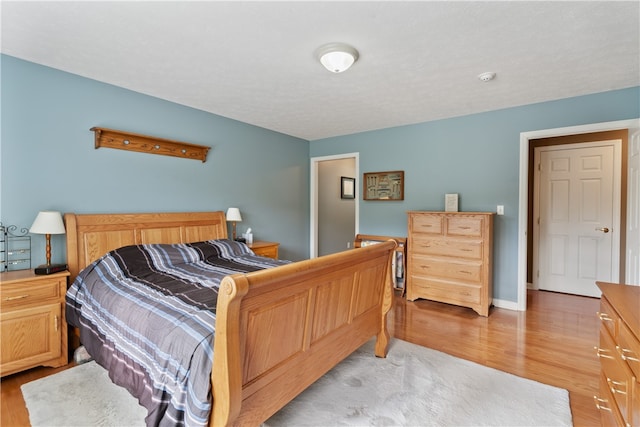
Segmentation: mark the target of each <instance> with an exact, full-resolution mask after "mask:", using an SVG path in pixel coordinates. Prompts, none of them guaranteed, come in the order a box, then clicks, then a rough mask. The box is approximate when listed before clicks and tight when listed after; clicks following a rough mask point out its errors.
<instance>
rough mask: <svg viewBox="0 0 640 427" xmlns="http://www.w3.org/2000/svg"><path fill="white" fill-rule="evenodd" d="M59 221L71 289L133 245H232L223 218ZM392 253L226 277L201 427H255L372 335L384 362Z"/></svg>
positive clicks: (81, 217) (360, 253) (355, 254)
mask: <svg viewBox="0 0 640 427" xmlns="http://www.w3.org/2000/svg"><path fill="white" fill-rule="evenodd" d="M65 222H66V230H67V263H68V266H69V271H70V272H71V281H72V283H73V282H74V279H75V278H76V277H77V276H78V275H79V274H80V273H81V271H82V270H83V269H85V267H88V266H91V265H93V263H94V261H97V260H98V259H100V258H101V257H103V256H104V255H105V254H107V253H109V252H111V251H114V250H116V249H119V248H124V247H128V246H131V245H151V246H152V247H153V245H180V244H191V243H193V242H199V244H200V245H201V244H202V243H201V242H208V241H214V240H220V239H222V240H223V243H224V244H225V245H229V244H235V243H236V242H232V241H230V240H226V241H224V239H227V225H226V221H225V217H224V213H223V212H221V211H218V212H190V213H145V214H73V213H67V214H65ZM229 242H232V243H229ZM191 246H193V245H190V246H189V247H191ZM395 246H396V244H395V242H393V241H389V242H385V243H382V244H378V245H372V246H368V247H365V248H360V249H353V250H349V251H345V252H341V253H337V254H332V255H328V256H324V257H319V258H315V259H311V260H305V261H299V262H293V263H287V264H283V265H279V266H275V267H273V268H266V269H260V270H257V271H253V272H248V273H236V274H230V275H227V276H225V277H224V278H223V279H222V281H221V282H220V284H219V289H218V296H217V303H216V310H215V338H214V345H213V347H214V349H215V351H214V352H213V358H212V359H213V360H212V366H211V369H210V387H211V389H210V390H211V391H210V393H211V396H212V397H211V401H212V402H211V409H210V411H209V416H208V418H207V422H208V424H209V425H212V426H223V425H259V424H260V423H262V422H263V421H265V420H267V419H268V418H269V417H270V416H271V415H273V414H274V413H276V412H277V411H278V410H279V409H280V408H282V407H283V406H285V405H286V404H287V403H288V402H289V401H291V400H292V399H293V398H294V397H295V396H297V395H298V394H299V393H300V392H302V391H303V390H304V389H305V388H307V387H308V386H309V385H310V384H312V383H313V382H314V381H316V380H317V379H318V378H320V377H321V376H322V375H324V374H325V373H326V372H328V371H329V370H330V369H331V368H332V367H334V366H335V365H336V364H338V363H339V362H340V361H342V360H343V359H344V358H346V357H347V356H348V355H349V354H351V353H352V352H353V351H354V350H356V349H357V348H359V347H360V346H361V345H363V344H364V343H365V342H366V341H368V340H369V339H370V338H372V337H376V344H375V355H376V356H378V357H385V356H386V354H387V348H388V345H389V333H388V330H387V314H388V312H389V310H390V309H391V306H392V302H393V289H392V287H391V286H390V281H389V277H388V275H389V274H390V270H389V266H390V264H391V259H392V255H393V253H394V249H395ZM145 247H146V246H145ZM159 247H164V246H159ZM225 247H226V246H225ZM177 248H178V249H180V250H182V246H177ZM242 256H246V255H242ZM81 276H82V274H81Z"/></svg>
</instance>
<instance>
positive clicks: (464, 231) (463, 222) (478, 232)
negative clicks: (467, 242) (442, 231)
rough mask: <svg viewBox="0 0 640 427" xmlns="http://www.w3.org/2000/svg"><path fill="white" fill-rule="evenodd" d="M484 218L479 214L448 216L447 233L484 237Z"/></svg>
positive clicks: (450, 234)
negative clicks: (478, 215)
mask: <svg viewBox="0 0 640 427" xmlns="http://www.w3.org/2000/svg"><path fill="white" fill-rule="evenodd" d="M483 222H484V219H483V218H482V217H477V216H473V217H471V216H458V215H456V216H448V217H447V235H449V236H467V237H482V229H483Z"/></svg>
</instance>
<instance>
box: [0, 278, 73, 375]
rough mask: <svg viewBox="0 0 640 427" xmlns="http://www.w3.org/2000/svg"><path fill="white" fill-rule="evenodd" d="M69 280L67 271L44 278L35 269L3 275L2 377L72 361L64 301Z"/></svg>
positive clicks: (0, 285) (0, 288)
mask: <svg viewBox="0 0 640 427" xmlns="http://www.w3.org/2000/svg"><path fill="white" fill-rule="evenodd" d="M68 277H69V272H68V271H64V272H60V273H54V274H49V275H42V276H38V275H35V274H34V273H33V270H19V271H10V272H6V273H0V293H1V294H2V302H1V308H2V312H1V313H0V325H1V330H2V335H1V337H2V360H1V362H0V375H1V376H5V375H8V374H12V373H14V372H19V371H23V370H25V369H29V368H33V367H35V366H40V365H44V366H52V367H58V366H63V365H66V364H67V363H68V362H69V361H68V359H67V354H68V352H67V322H66V320H65V299H64V298H65V293H66V292H67V278H68Z"/></svg>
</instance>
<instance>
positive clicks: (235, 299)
mask: <svg viewBox="0 0 640 427" xmlns="http://www.w3.org/2000/svg"><path fill="white" fill-rule="evenodd" d="M248 289H249V284H248V281H247V279H246V278H245V277H244V276H242V275H234V276H233V277H231V276H227V277H225V278H224V279H222V282H221V283H220V288H219V291H218V303H217V308H216V332H215V344H214V348H213V367H212V369H211V386H212V391H211V394H212V395H213V407H212V408H211V416H210V419H209V425H211V426H226V425H230V424H232V423H233V421H234V420H235V419H236V418H237V417H238V415H239V414H240V409H241V406H242V364H241V357H240V333H239V331H240V326H239V325H240V302H241V301H242V297H244V296H245V295H246V294H247V291H248Z"/></svg>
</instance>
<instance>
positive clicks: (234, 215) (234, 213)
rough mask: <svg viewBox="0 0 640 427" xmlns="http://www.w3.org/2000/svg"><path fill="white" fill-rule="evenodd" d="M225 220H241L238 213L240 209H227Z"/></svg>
mask: <svg viewBox="0 0 640 427" xmlns="http://www.w3.org/2000/svg"><path fill="white" fill-rule="evenodd" d="M227 221H242V216H241V215H240V209H238V208H229V209H227Z"/></svg>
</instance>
